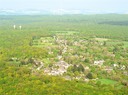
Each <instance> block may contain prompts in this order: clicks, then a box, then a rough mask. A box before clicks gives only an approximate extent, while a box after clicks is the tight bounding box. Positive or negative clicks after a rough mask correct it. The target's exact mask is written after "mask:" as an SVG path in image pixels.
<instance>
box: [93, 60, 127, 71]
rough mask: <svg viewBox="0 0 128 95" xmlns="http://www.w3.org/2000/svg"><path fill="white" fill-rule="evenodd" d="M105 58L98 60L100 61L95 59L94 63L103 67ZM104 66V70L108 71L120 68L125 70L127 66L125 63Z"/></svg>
mask: <svg viewBox="0 0 128 95" xmlns="http://www.w3.org/2000/svg"><path fill="white" fill-rule="evenodd" d="M104 62H105V61H104V60H98V61H94V65H96V66H99V67H101V66H102V65H103V64H104ZM102 67H104V69H103V70H105V71H107V72H111V71H113V69H114V68H115V69H120V70H125V69H126V66H125V65H118V64H113V66H102Z"/></svg>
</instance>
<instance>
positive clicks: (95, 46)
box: [12, 32, 128, 81]
mask: <svg viewBox="0 0 128 95" xmlns="http://www.w3.org/2000/svg"><path fill="white" fill-rule="evenodd" d="M72 35H73V38H70V37H72ZM75 37H76V38H77V37H78V34H77V33H74V32H73V33H69V34H68V33H67V34H64V33H56V35H54V36H51V37H35V38H36V39H35V38H33V40H32V41H31V42H32V45H31V46H33V47H44V48H47V50H48V55H49V58H47V59H45V60H44V59H36V58H29V59H26V60H22V61H21V63H22V65H27V64H29V63H30V64H32V67H31V72H32V73H33V74H34V73H35V72H38V71H42V72H43V73H44V74H46V75H50V76H62V77H63V78H65V79H67V80H72V79H77V80H83V81H89V80H97V79H99V77H101V76H100V75H99V72H103V73H106V76H108V75H109V76H108V77H111V74H113V75H116V74H117V73H116V71H120V73H122V75H125V76H128V71H127V69H128V67H127V66H126V65H125V64H119V63H116V62H115V63H113V64H107V63H110V62H109V60H108V59H109V58H110V59H113V58H115V54H113V53H112V52H109V51H107V50H106V46H105V45H104V41H103V42H102V41H100V42H98V41H96V40H93V39H91V40H90V39H89V40H88V39H85V38H81V39H79V40H77V39H76V38H75ZM37 38H38V39H37ZM99 47H100V48H99ZM88 48H90V49H88ZM104 50H106V51H104ZM78 51H79V52H78ZM97 51H99V52H101V51H104V52H105V53H106V55H104V56H105V57H107V59H105V58H104V57H101V56H98V55H96V53H97ZM92 52H93V53H92ZM101 55H102V54H101ZM97 56H98V57H99V58H98V57H97ZM12 60H16V59H15V58H12ZM46 64H47V65H46ZM97 70H98V71H97ZM96 71H97V72H96ZM103 78H105V76H104V77H103Z"/></svg>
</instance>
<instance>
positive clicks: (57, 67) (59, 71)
mask: <svg viewBox="0 0 128 95" xmlns="http://www.w3.org/2000/svg"><path fill="white" fill-rule="evenodd" d="M69 66H71V65H70V64H68V63H66V62H65V61H59V62H57V63H56V64H54V66H52V68H45V69H44V73H46V74H48V75H54V76H56V75H63V74H64V73H66V72H67V69H68V67H69Z"/></svg>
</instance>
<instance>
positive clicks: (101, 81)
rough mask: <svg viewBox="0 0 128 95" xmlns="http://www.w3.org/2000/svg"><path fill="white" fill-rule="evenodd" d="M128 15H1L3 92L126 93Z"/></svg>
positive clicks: (46, 94)
mask: <svg viewBox="0 0 128 95" xmlns="http://www.w3.org/2000/svg"><path fill="white" fill-rule="evenodd" d="M127 93H128V15H125V14H124V15H122V14H99V15H43V16H41V15H36V16H30V15H29V16H27V15H24V16H2V15H1V16H0V95H127Z"/></svg>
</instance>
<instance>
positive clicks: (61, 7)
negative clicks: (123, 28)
mask: <svg viewBox="0 0 128 95" xmlns="http://www.w3.org/2000/svg"><path fill="white" fill-rule="evenodd" d="M0 10H57V11H55V12H58V13H59V12H60V11H61V12H65V11H66V12H67V13H68V12H69V13H70V11H72V10H74V12H75V13H81V12H82V11H84V12H85V11H86V12H91V13H128V0H22V1H18V0H0Z"/></svg>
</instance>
